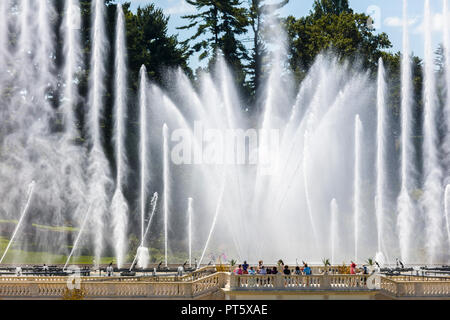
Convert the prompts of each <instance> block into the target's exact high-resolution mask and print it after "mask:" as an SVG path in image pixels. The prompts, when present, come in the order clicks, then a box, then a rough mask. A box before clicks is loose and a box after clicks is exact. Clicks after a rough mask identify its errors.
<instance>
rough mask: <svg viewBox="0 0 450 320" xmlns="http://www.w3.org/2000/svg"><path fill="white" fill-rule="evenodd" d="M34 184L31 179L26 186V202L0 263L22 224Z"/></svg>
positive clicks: (0, 261)
mask: <svg viewBox="0 0 450 320" xmlns="http://www.w3.org/2000/svg"><path fill="white" fill-rule="evenodd" d="M35 184H36V183H35V182H34V181H32V182H31V183H30V185H29V186H28V193H27V202H26V203H25V206H24V208H23V210H22V214H21V215H20V219H19V222H18V223H17V226H16V229H14V232H13V235H12V237H11V239H10V240H9V243H8V245H7V246H6V248H5V252H3V255H2V258H1V259H0V264H1V263H2V262H3V259H5V257H6V254H7V253H8V250H9V247H10V246H11V244H12V243H13V242H14V239H15V238H16V235H17V233H18V231H19V230H20V227H21V226H22V223H23V220H24V218H25V216H26V215H27V213H28V208H29V206H30V203H31V199H32V197H33V192H34V186H35Z"/></svg>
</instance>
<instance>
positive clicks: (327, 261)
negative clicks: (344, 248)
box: [322, 258, 331, 267]
mask: <svg viewBox="0 0 450 320" xmlns="http://www.w3.org/2000/svg"><path fill="white" fill-rule="evenodd" d="M322 263H323V265H324V267H329V266H331V262H330V259H326V258H323V259H322Z"/></svg>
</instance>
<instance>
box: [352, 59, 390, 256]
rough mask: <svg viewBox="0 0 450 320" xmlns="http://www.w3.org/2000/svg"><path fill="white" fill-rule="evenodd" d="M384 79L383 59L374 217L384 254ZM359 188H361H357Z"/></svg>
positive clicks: (385, 171)
mask: <svg viewBox="0 0 450 320" xmlns="http://www.w3.org/2000/svg"><path fill="white" fill-rule="evenodd" d="M385 100H386V79H385V71H384V64H383V59H382V58H380V59H379V60H378V85H377V160H376V174H377V182H376V194H375V216H376V219H377V229H378V230H377V234H378V238H377V248H378V252H384V253H385V254H386V252H385V247H384V241H383V240H385V239H386V238H385V236H386V233H385V223H386V221H385V215H386V207H385V202H386V200H385V190H386V188H387V187H388V186H387V184H386V173H387V165H386V134H387V132H388V127H387V125H386V122H387V115H386V101H385ZM359 187H360V188H361V187H362V186H359Z"/></svg>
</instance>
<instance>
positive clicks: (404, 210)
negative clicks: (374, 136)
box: [397, 0, 414, 262]
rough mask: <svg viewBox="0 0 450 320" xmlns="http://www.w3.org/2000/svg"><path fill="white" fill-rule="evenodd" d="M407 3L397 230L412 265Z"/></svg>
mask: <svg viewBox="0 0 450 320" xmlns="http://www.w3.org/2000/svg"><path fill="white" fill-rule="evenodd" d="M407 10H408V1H407V0H403V55H402V61H401V69H402V70H401V75H402V80H401V84H402V89H401V96H402V100H401V141H402V143H401V160H400V161H401V170H400V171H401V177H400V179H401V190H400V195H399V197H398V199H397V211H398V218H397V229H398V234H399V246H400V255H401V257H402V260H403V261H405V262H410V261H411V252H410V248H411V241H412V238H411V236H412V232H413V223H414V208H413V205H412V202H411V196H410V190H411V189H412V187H413V183H412V179H413V173H414V172H413V157H414V151H413V150H414V146H413V143H412V140H411V137H412V136H413V132H412V108H411V103H412V97H411V95H412V72H411V59H410V56H409V38H408V37H409V36H408V29H409V24H408V11H407Z"/></svg>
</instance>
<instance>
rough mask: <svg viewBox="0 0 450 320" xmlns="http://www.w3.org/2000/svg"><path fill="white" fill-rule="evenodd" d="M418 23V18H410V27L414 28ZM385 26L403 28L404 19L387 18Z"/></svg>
mask: <svg viewBox="0 0 450 320" xmlns="http://www.w3.org/2000/svg"><path fill="white" fill-rule="evenodd" d="M417 21H418V18H417V17H415V18H409V19H408V25H409V26H412V25H414V24H416V22H417ZM384 24H385V25H386V26H387V27H403V18H401V17H387V18H386V19H384Z"/></svg>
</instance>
